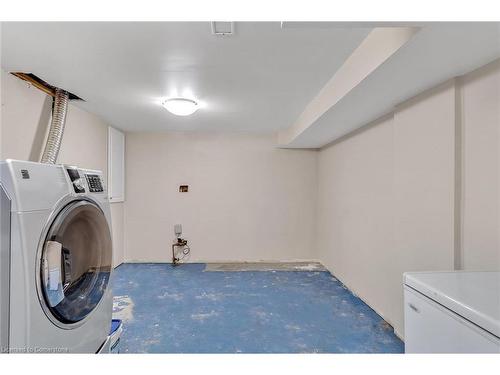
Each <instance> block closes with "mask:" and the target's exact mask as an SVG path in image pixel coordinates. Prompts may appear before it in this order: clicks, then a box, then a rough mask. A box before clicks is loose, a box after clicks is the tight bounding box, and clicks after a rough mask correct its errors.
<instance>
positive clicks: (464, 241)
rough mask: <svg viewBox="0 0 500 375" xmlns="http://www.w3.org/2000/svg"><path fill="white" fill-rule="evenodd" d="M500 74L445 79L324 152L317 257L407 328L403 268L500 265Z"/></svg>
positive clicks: (498, 65) (492, 69) (496, 66)
mask: <svg viewBox="0 0 500 375" xmlns="http://www.w3.org/2000/svg"><path fill="white" fill-rule="evenodd" d="M499 74H500V61H496V62H494V63H493V64H490V65H489V66H486V67H484V68H482V69H480V70H478V71H476V72H473V73H470V74H468V75H466V76H465V77H462V78H461V79H458V80H452V81H450V82H447V83H444V84H442V85H440V86H438V87H436V88H435V89H433V90H430V91H428V92H425V93H423V94H421V95H418V96H417V97H415V98H413V99H411V100H409V101H407V102H405V103H403V104H401V105H399V106H397V108H395V110H394V112H393V113H392V114H390V115H388V116H386V117H385V118H383V119H381V120H379V121H377V122H375V123H373V124H370V125H369V126H367V127H366V128H365V129H363V130H361V131H358V132H356V133H354V134H352V135H350V136H348V137H345V138H343V139H341V140H339V141H337V142H336V143H334V144H332V145H330V146H328V147H326V148H324V149H322V150H321V151H320V153H319V157H318V181H319V186H318V192H319V194H318V241H317V244H318V249H317V256H318V257H319V259H320V260H322V261H323V262H324V263H325V265H326V266H327V267H328V268H329V269H330V270H331V271H332V272H333V273H334V274H335V275H336V276H337V277H339V279H341V280H342V281H343V282H344V283H345V284H346V285H348V286H349V287H350V288H351V289H352V290H353V291H354V292H355V293H357V294H358V295H359V296H360V297H361V298H362V299H364V300H365V301H366V302H367V303H369V304H370V306H372V307H373V308H374V309H375V310H376V311H377V312H378V313H379V314H381V315H382V316H383V317H384V318H385V319H386V320H387V321H388V322H389V323H391V324H392V325H393V326H394V328H395V329H396V331H397V333H398V334H399V335H401V336H402V335H403V301H402V274H403V272H405V271H417V270H452V269H454V268H455V266H456V265H459V266H460V265H461V266H462V267H463V268H465V269H500V250H499V242H498V241H499V236H500V227H499V222H498V209H499V206H500V195H499V191H498V186H499V185H498V183H499V179H500V167H499V166H500V163H499V153H498V148H499V144H500V143H499V142H500V135H499V127H500V121H499V112H498V111H499V108H500V95H499V87H500V80H499ZM456 142H458V143H456ZM457 145H458V152H457V151H456V149H455V147H456V146H457ZM457 154H458V155H457ZM457 171H458V172H457ZM457 186H458V187H457ZM456 194H458V196H457V195H456ZM456 197H457V200H456V199H455V198H456ZM456 201H457V202H459V203H458V207H457V204H456ZM457 223H458V224H457ZM457 257H458V259H457Z"/></svg>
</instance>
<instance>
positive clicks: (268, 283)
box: [112, 264, 404, 353]
mask: <svg viewBox="0 0 500 375" xmlns="http://www.w3.org/2000/svg"><path fill="white" fill-rule="evenodd" d="M204 269H205V265H204V264H183V265H181V266H179V267H177V268H173V267H171V266H170V265H169V264H123V265H121V266H119V267H118V268H117V269H116V271H115V273H114V275H113V280H112V287H113V293H114V296H115V307H114V309H113V310H114V312H113V316H114V317H119V318H122V319H123V320H124V330H123V334H122V338H121V341H120V352H121V353H240V352H241V353H402V352H403V351H404V344H403V342H402V341H401V340H399V339H398V338H397V337H396V336H395V335H394V333H393V331H392V328H391V327H390V326H388V324H387V323H385V321H384V320H383V319H382V318H381V317H380V316H379V315H377V314H376V313H375V312H374V311H373V310H372V309H371V308H370V307H368V305H366V304H365V303H363V302H362V301H361V300H360V299H359V298H357V297H355V296H354V295H353V294H352V293H351V292H350V291H349V290H347V289H346V288H345V287H344V286H343V285H342V283H340V282H339V281H338V280H337V279H336V278H335V277H333V276H332V275H331V274H330V273H329V272H306V271H267V272H262V271H253V272H249V271H245V272H204Z"/></svg>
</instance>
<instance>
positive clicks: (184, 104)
mask: <svg viewBox="0 0 500 375" xmlns="http://www.w3.org/2000/svg"><path fill="white" fill-rule="evenodd" d="M161 105H162V106H163V107H164V108H165V109H166V110H167V111H169V112H170V113H173V114H174V115H177V116H189V115H192V114H193V113H195V112H196V111H197V110H198V108H199V107H200V106H199V105H198V103H197V102H196V101H194V100H192V99H187V98H170V99H166V100H164V101H163V102H162V103H161Z"/></svg>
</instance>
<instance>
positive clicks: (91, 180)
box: [85, 174, 104, 193]
mask: <svg viewBox="0 0 500 375" xmlns="http://www.w3.org/2000/svg"><path fill="white" fill-rule="evenodd" d="M85 177H86V178H87V185H88V186H89V191H90V192H91V193H102V192H103V191H104V188H103V186H102V181H101V177H100V176H99V175H97V174H86V175H85Z"/></svg>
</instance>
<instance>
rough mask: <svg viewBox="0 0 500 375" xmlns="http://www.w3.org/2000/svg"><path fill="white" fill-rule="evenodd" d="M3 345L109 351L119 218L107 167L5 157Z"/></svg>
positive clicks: (1, 172)
mask: <svg viewBox="0 0 500 375" xmlns="http://www.w3.org/2000/svg"><path fill="white" fill-rule="evenodd" d="M0 204H1V215H0V217H1V221H0V227H1V236H2V237H1V239H0V281H1V283H0V296H1V300H0V340H1V341H0V344H1V350H2V351H3V352H29V353H37V352H55V353H57V352H70V353H96V352H106V351H109V342H108V341H107V337H108V334H109V329H110V325H111V313H112V295H111V291H110V288H109V286H108V283H109V279H110V276H111V272H112V267H111V265H112V243H111V220H110V209H109V202H108V197H107V192H106V189H105V187H104V183H103V178H102V173H101V172H99V171H92V170H85V169H78V168H75V167H69V166H63V165H54V164H41V163H32V162H24V161H15V160H7V161H3V162H0Z"/></svg>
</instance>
